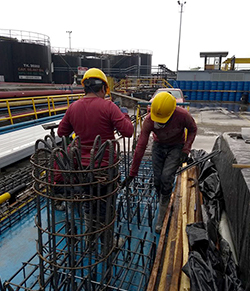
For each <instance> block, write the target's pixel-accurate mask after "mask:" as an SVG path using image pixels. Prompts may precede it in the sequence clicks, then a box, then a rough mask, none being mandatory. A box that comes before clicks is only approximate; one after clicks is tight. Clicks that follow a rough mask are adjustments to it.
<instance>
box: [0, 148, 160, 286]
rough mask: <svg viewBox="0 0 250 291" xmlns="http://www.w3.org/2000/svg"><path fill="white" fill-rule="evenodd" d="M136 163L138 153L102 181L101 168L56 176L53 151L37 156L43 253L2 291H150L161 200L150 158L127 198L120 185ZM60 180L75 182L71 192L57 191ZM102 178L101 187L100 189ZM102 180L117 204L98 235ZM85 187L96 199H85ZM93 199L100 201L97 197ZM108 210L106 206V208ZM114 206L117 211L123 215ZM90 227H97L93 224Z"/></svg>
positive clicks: (123, 159)
mask: <svg viewBox="0 0 250 291" xmlns="http://www.w3.org/2000/svg"><path fill="white" fill-rule="evenodd" d="M37 148H39V147H37ZM60 153H62V152H61V151H60ZM63 154H64V153H63ZM118 156H120V154H119V153H118ZM129 157H132V153H131V152H128V151H124V152H123V156H121V162H120V164H119V163H113V164H110V165H109V167H108V168H107V170H110V169H112V166H113V167H115V169H112V173H113V174H112V175H103V173H101V172H98V170H97V171H96V172H95V169H94V168H92V169H87V170H86V169H84V170H83V169H81V171H79V170H75V164H74V163H69V165H70V164H71V165H72V168H74V169H72V168H68V169H67V170H65V169H64V170H63V171H62V170H61V169H57V170H56V171H55V170H54V169H52V167H49V164H50V165H52V164H54V161H55V159H53V158H52V160H51V151H47V149H46V150H45V149H39V150H38V151H37V156H34V157H33V165H34V167H35V170H34V179H35V181H36V182H35V184H34V190H35V192H36V194H38V195H37V197H38V199H37V201H38V203H37V204H38V206H37V207H38V208H37V209H38V213H37V216H36V225H37V227H38V241H37V253H36V254H35V255H34V256H33V257H32V258H31V259H30V260H29V261H27V262H25V263H23V266H22V267H21V268H20V269H19V271H18V272H17V273H15V274H14V275H13V276H12V277H11V278H10V279H9V280H7V281H6V282H5V283H4V287H3V288H5V289H6V290H41V289H42V288H43V289H44V290H146V286H147V282H148V280H149V276H150V273H151V268H152V265H153V262H154V258H155V253H156V237H155V236H153V237H152V233H151V234H150V235H149V232H150V231H152V221H153V219H154V216H155V211H156V207H157V198H156V197H155V193H154V189H153V173H152V162H151V158H150V157H144V159H143V161H142V163H141V167H140V172H139V175H138V178H136V179H135V180H134V182H133V183H132V184H131V187H129V188H128V189H126V188H125V189H123V190H121V189H119V188H117V182H118V180H119V179H120V177H119V176H120V173H121V179H123V178H124V177H125V176H126V175H127V173H126V172H127V170H128V168H129V164H130V162H131V158H129ZM59 164H60V161H59ZM118 166H119V168H118ZM125 168H126V169H127V170H126V171H125ZM99 171H100V170H99ZM102 171H103V169H102ZM60 172H64V180H66V179H68V178H70V177H75V179H74V180H69V184H66V185H65V184H57V183H56V184H55V183H54V182H55V181H54V180H53V179H54V177H55V175H56V174H57V173H60ZM91 175H92V178H93V179H92V183H90V181H89V180H88V181H87V183H86V181H85V183H82V182H83V180H82V181H81V183H79V180H77V179H79V177H82V176H84V177H85V178H84V179H86V177H88V178H89V177H90V176H91ZM94 177H95V178H94ZM96 177H98V179H100V180H98V183H96V184H95V183H94V182H95V179H96ZM103 177H105V179H106V180H105V181H106V183H107V181H110V183H107V184H110V185H112V186H111V187H109V191H108V193H109V194H110V197H112V199H113V204H112V203H109V204H108V205H109V206H108V207H109V208H108V210H109V211H108V212H109V215H110V218H111V219H109V220H108V222H109V223H106V220H107V219H106V220H105V223H100V222H101V220H100V217H99V218H98V217H97V222H98V223H99V226H98V227H96V228H95V223H94V219H95V218H96V217H95V216H94V215H93V205H94V204H93V203H95V204H98V205H99V206H97V207H99V208H98V209H100V207H101V202H102V199H103V196H102V195H101V191H100V188H101V187H100V186H101V185H103V184H105V182H104V180H103ZM107 177H108V178H107ZM76 182H77V183H76ZM86 184H87V185H86ZM97 185H98V186H97ZM86 187H88V191H87V192H88V193H92V196H91V195H90V196H88V195H86V193H85V192H86V191H84V190H86ZM96 187H97V189H99V190H96V189H95V188H96ZM61 188H63V191H61V193H60V191H58V189H59V190H61ZM91 189H92V190H91ZM110 189H111V191H110ZM94 192H95V194H97V195H93V194H94ZM96 196H97V197H96ZM116 197H117V201H116ZM40 198H44V199H45V202H42V201H40ZM98 198H100V199H98ZM107 199H108V198H107ZM110 202H111V201H110ZM86 203H88V204H89V209H90V210H91V209H92V212H91V211H90V215H87V216H86V214H85V211H84V210H86V209H85V208H84V205H85V204H86ZM105 203H106V206H107V201H105ZM115 203H116V204H115ZM58 204H59V206H62V208H64V210H63V211H60V210H58V209H59V208H58V207H57V206H58ZM111 205H116V206H117V207H116V208H117V212H116V209H115V208H114V209H112V207H111ZM61 210H62V209H61ZM91 213H92V214H91ZM88 219H89V220H90V221H91V222H92V223H90V224H88V222H87V220H88ZM115 222H116V223H115ZM89 227H90V229H88V228H89ZM114 227H115V229H114ZM114 230H115V232H114ZM102 237H103V239H102ZM11 288H12V289H11Z"/></svg>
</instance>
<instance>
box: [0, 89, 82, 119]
mask: <svg viewBox="0 0 250 291" xmlns="http://www.w3.org/2000/svg"><path fill="white" fill-rule="evenodd" d="M83 96H84V94H82V93H79V94H67V95H53V96H39V97H25V98H11V99H0V112H1V113H0V122H3V123H6V122H7V123H9V122H10V124H14V121H15V120H17V119H18V120H20V119H21V120H25V119H27V117H28V118H34V119H38V118H39V116H41V115H43V116H44V115H45V116H52V115H56V114H57V113H58V112H61V113H62V112H64V111H66V110H67V108H68V107H69V105H70V104H71V103H72V102H74V101H75V100H78V99H80V98H82V97H83ZM5 125H6V124H5Z"/></svg>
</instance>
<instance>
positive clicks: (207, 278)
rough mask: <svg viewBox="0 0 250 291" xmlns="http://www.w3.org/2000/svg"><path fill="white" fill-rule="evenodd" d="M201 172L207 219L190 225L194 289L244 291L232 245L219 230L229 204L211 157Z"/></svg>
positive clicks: (197, 154) (189, 266) (187, 267)
mask: <svg viewBox="0 0 250 291" xmlns="http://www.w3.org/2000/svg"><path fill="white" fill-rule="evenodd" d="M191 155H192V158H193V160H194V161H196V160H199V158H201V157H204V156H205V155H207V153H206V152H205V151H203V150H200V151H196V150H193V151H192V152H191ZM199 172H200V174H199V178H198V182H199V188H200V191H201V192H202V195H203V211H205V213H206V219H205V220H204V221H203V222H197V223H193V224H189V225H187V228H186V231H187V235H188V240H189V247H190V252H189V259H188V262H187V263H186V265H185V266H184V267H183V271H184V272H185V274H186V275H187V276H188V277H189V278H190V287H191V290H192V291H198V290H204V291H217V290H218V291H220V290H223V291H243V290H244V289H243V287H242V284H241V281H240V280H239V279H238V269H237V266H236V264H235V262H234V260H233V258H232V253H231V250H230V247H229V244H228V243H227V242H226V241H225V240H224V239H223V238H222V237H221V236H220V234H219V231H218V229H219V222H220V219H221V213H222V211H223V210H224V206H225V204H224V199H223V193H222V189H221V185H220V179H219V175H218V172H217V170H216V168H215V165H214V164H213V163H212V162H211V161H209V160H208V161H205V162H202V163H201V164H199Z"/></svg>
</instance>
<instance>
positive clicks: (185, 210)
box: [180, 171, 190, 291]
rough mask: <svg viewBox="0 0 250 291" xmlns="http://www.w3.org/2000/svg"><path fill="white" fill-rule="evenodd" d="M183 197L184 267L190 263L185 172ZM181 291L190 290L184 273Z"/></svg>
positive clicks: (184, 175) (183, 175) (182, 187)
mask: <svg viewBox="0 0 250 291" xmlns="http://www.w3.org/2000/svg"><path fill="white" fill-rule="evenodd" d="M181 195H182V204H181V205H182V241H183V256H182V258H183V261H182V265H183V266H184V265H185V264H186V263H187V261H188V253H189V246H188V237H187V233H186V225H187V171H185V172H183V173H182V175H181ZM180 290H185V291H186V290H190V280H189V278H188V276H187V275H186V274H185V273H184V272H182V273H181V284H180Z"/></svg>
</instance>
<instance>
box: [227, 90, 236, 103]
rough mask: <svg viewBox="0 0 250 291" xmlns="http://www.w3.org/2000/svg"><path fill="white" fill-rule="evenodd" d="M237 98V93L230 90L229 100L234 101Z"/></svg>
mask: <svg viewBox="0 0 250 291" xmlns="http://www.w3.org/2000/svg"><path fill="white" fill-rule="evenodd" d="M235 98H236V93H235V92H230V93H229V97H228V101H230V102H234V101H235Z"/></svg>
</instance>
